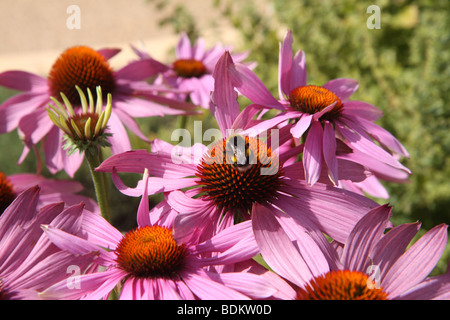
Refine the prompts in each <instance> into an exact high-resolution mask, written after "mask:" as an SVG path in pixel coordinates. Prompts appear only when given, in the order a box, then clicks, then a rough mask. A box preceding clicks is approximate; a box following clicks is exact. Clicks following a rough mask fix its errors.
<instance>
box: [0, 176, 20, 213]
mask: <svg viewBox="0 0 450 320" xmlns="http://www.w3.org/2000/svg"><path fill="white" fill-rule="evenodd" d="M15 198H16V193H15V192H14V187H13V185H12V184H11V182H10V181H9V180H8V178H7V177H6V175H5V174H4V173H3V172H0V214H2V213H3V211H5V209H6V208H8V206H9V205H10V204H11V203H12V202H13V201H14V199H15Z"/></svg>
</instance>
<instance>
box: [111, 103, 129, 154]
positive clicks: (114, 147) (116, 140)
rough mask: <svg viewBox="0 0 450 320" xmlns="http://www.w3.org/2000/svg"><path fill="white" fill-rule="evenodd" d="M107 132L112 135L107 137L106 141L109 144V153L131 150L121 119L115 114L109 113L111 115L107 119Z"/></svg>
mask: <svg viewBox="0 0 450 320" xmlns="http://www.w3.org/2000/svg"><path fill="white" fill-rule="evenodd" d="M107 132H108V133H111V134H112V136H111V137H108V142H109V143H110V144H111V153H112V154H120V153H122V152H125V151H129V150H131V143H130V140H129V138H128V133H127V131H126V129H125V127H124V126H123V124H122V121H121V120H120V119H119V117H118V116H117V115H116V114H115V112H112V113H111V117H110V118H109V121H108V129H107Z"/></svg>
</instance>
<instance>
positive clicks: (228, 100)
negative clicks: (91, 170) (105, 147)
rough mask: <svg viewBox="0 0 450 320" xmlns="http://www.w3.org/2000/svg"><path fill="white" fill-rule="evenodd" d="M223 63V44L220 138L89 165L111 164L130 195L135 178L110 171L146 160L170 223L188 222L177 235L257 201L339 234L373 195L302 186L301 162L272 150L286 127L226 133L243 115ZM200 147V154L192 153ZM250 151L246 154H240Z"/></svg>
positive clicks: (218, 76)
mask: <svg viewBox="0 0 450 320" xmlns="http://www.w3.org/2000/svg"><path fill="white" fill-rule="evenodd" d="M230 63H231V57H230V55H229V53H228V52H226V53H225V54H224V55H223V56H222V58H221V59H220V60H219V62H218V64H217V67H216V71H215V90H214V92H213V96H214V102H215V103H216V105H215V107H214V109H213V114H214V115H215V116H216V119H217V122H218V125H219V127H220V129H221V132H222V137H223V138H221V139H218V141H217V142H215V143H214V144H213V146H212V147H211V148H208V147H206V146H204V145H202V144H200V143H199V144H196V145H194V146H193V147H191V148H189V147H186V148H184V149H183V147H180V146H173V145H171V144H169V143H167V142H163V141H161V140H155V141H154V143H153V144H152V152H151V153H148V152H147V151H145V150H134V151H129V152H125V153H123V154H118V155H114V156H112V157H110V158H108V159H106V160H105V161H104V162H103V163H102V164H101V165H100V166H99V167H98V168H97V169H96V170H97V171H102V172H113V179H114V181H115V183H116V186H117V187H118V189H119V190H120V191H121V192H123V193H125V194H127V195H134V196H136V195H138V194H139V193H142V187H143V186H142V183H140V184H139V185H138V186H137V187H136V188H135V189H133V188H128V187H127V186H125V185H123V184H122V182H121V180H120V178H119V176H118V175H117V174H116V172H134V173H142V172H144V170H145V169H146V168H149V173H150V175H151V177H150V178H149V180H148V188H149V193H158V192H168V194H167V202H168V203H169V204H170V206H171V207H172V208H173V209H174V210H175V211H177V212H179V214H178V215H177V216H176V217H175V225H177V224H180V225H183V226H185V225H189V226H190V228H191V229H185V230H189V232H188V233H187V234H185V235H184V236H186V237H187V238H189V237H192V236H199V234H198V233H197V232H195V230H202V231H203V232H207V233H206V237H210V236H211V235H212V234H214V233H215V232H217V231H218V230H220V229H224V228H226V227H228V226H230V225H233V224H234V223H236V222H239V221H242V219H243V220H247V219H249V218H251V216H250V213H251V212H252V210H253V207H254V206H255V205H256V204H261V205H262V206H265V207H268V208H280V209H281V210H283V211H284V212H285V213H286V215H289V216H291V217H292V218H293V220H294V221H295V222H296V223H298V224H300V225H303V226H305V227H306V228H308V229H311V230H315V231H317V230H321V231H322V232H325V233H326V234H328V235H329V236H330V237H332V238H333V239H335V240H337V241H340V242H345V240H346V239H347V236H348V234H349V233H350V231H351V229H352V228H353V226H354V225H355V223H356V222H357V221H358V220H359V219H360V218H361V217H362V215H363V214H364V213H366V212H367V211H368V210H370V208H373V207H374V206H376V203H375V202H374V201H372V200H370V199H368V198H366V197H363V196H360V195H357V194H354V193H352V192H348V191H346V190H342V189H339V188H335V187H331V186H328V185H325V184H322V183H316V184H315V185H314V186H308V185H307V184H306V183H305V182H304V181H303V180H302V179H301V178H300V177H299V174H298V172H299V168H301V162H289V163H288V162H286V163H285V162H284V161H285V160H286V159H288V158H289V157H290V154H284V153H278V154H277V150H276V149H277V148H275V147H274V146H275V143H278V142H279V145H282V144H283V143H284V140H285V138H286V137H289V132H288V134H285V133H283V131H282V130H280V134H279V137H280V141H274V139H271V137H270V136H269V139H268V140H267V141H263V139H259V138H258V137H253V136H251V135H248V136H245V137H244V136H239V135H237V136H235V135H229V129H236V130H237V129H239V124H240V121H242V118H241V117H239V106H238V104H237V101H236V93H235V91H234V90H233V88H232V86H231V83H230V79H229V77H228V73H227V71H226V70H227V66H228V65H229V64H230ZM274 136H275V135H274ZM239 141H240V142H239ZM236 142H237V144H241V145H242V146H243V147H245V148H243V149H241V152H240V153H239V152H238V153H233V152H232V151H231V153H230V152H229V149H230V148H231V149H233V148H235V147H237V145H236ZM180 150H184V151H187V152H184V151H183V152H180V154H181V156H180V157H178V158H177V157H176V155H177V153H178V151H180ZM236 151H238V150H236ZM199 153H200V154H201V155H202V156H200V157H197V156H196V155H198V154H199ZM187 155H189V156H187ZM251 156H252V157H251ZM249 158H252V161H251V162H248V161H247V160H248V159H249ZM185 160H186V161H185ZM246 161H247V162H246ZM186 189H187V190H186ZM236 218H237V219H236Z"/></svg>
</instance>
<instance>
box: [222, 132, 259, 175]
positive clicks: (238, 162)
mask: <svg viewBox="0 0 450 320" xmlns="http://www.w3.org/2000/svg"><path fill="white" fill-rule="evenodd" d="M226 157H227V158H226V159H227V163H229V164H231V165H232V166H233V167H234V168H235V169H236V170H238V171H239V172H245V171H247V170H249V169H250V168H251V167H252V166H253V164H252V163H251V159H253V151H252V150H250V144H249V142H248V141H247V140H246V139H245V137H244V136H241V135H239V134H234V135H231V136H230V137H229V138H228V139H227V140H226Z"/></svg>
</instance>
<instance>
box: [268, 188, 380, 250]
mask: <svg viewBox="0 0 450 320" xmlns="http://www.w3.org/2000/svg"><path fill="white" fill-rule="evenodd" d="M280 191H284V192H286V193H288V194H292V195H293V196H292V197H289V196H282V195H280V196H279V199H278V200H277V201H276V202H275V204H276V205H277V206H278V207H280V208H281V209H282V210H283V211H285V212H286V213H287V214H289V215H291V216H293V217H295V219H297V221H302V219H304V217H309V219H311V220H313V221H314V222H315V223H316V224H317V225H318V226H320V228H321V230H322V231H323V232H325V233H326V234H327V235H329V236H330V237H331V238H333V239H334V240H336V241H338V242H341V243H345V242H346V241H347V237H348V235H349V234H350V232H351V230H352V229H353V227H354V226H355V224H356V223H357V222H358V221H359V220H360V219H361V217H362V216H363V215H365V214H366V213H367V212H369V211H370V210H371V209H373V208H375V207H377V206H378V204H377V203H376V202H375V201H373V200H371V199H369V198H367V197H365V196H361V195H358V194H355V193H352V192H349V191H346V190H342V189H339V188H335V187H330V186H325V185H322V184H318V183H316V184H315V185H314V186H306V185H304V184H302V183H301V182H300V181H296V183H295V184H290V185H289V186H287V187H286V188H280Z"/></svg>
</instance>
